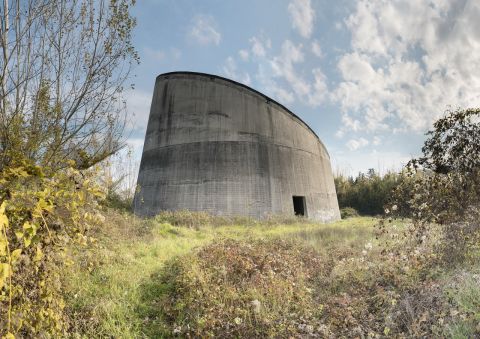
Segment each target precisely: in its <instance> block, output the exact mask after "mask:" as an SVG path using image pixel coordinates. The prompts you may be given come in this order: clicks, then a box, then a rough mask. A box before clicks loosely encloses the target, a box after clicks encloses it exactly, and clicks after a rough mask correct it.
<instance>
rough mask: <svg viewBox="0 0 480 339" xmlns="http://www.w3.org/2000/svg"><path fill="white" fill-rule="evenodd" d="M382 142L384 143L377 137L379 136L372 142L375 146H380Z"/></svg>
mask: <svg viewBox="0 0 480 339" xmlns="http://www.w3.org/2000/svg"><path fill="white" fill-rule="evenodd" d="M381 142H382V139H381V138H380V137H377V136H374V137H373V141H372V144H373V145H375V146H378V145H380V143H381Z"/></svg>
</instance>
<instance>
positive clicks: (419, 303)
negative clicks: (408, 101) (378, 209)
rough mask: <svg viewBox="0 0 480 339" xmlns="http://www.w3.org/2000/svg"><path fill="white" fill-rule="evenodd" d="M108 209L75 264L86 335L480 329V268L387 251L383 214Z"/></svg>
mask: <svg viewBox="0 0 480 339" xmlns="http://www.w3.org/2000/svg"><path fill="white" fill-rule="evenodd" d="M106 217H107V221H108V222H107V223H106V226H105V228H103V229H101V230H97V233H96V234H95V237H96V238H97V239H98V242H97V245H96V247H95V248H93V249H92V250H91V251H89V252H88V253H83V254H79V255H78V256H77V261H76V262H75V263H74V265H72V266H71V267H70V271H69V272H68V274H66V280H67V282H68V307H67V310H68V312H69V315H70V319H71V324H72V328H71V332H72V333H76V334H75V336H76V337H85V338H86V337H89V338H91V337H95V338H101V337H104V338H105V337H115V338H162V337H170V336H172V335H174V334H178V335H181V336H185V335H187V334H190V335H202V336H213V335H216V336H221V337H236V336H238V335H240V334H242V333H248V335H249V337H265V336H293V337H306V336H312V337H314V336H319V337H328V336H332V337H337V336H345V337H353V336H359V337H361V336H364V337H367V336H373V337H375V336H394V337H398V336H405V337H416V336H432V335H433V336H454V337H459V338H460V337H472V336H475V335H478V330H479V329H478V328H476V326H477V323H478V321H479V320H478V317H479V311H478V290H477V289H475V288H474V287H472V286H474V283H475V282H476V280H468V279H463V278H462V279H460V278H458V274H456V273H455V272H453V273H452V272H450V273H449V272H443V271H441V270H440V271H438V270H436V271H435V270H433V269H432V268H431V267H428V266H426V265H423V264H422V262H421V261H420V260H419V261H418V262H417V263H415V264H414V263H412V262H409V261H405V260H404V259H403V258H402V257H401V254H398V253H401V248H402V240H401V239H396V242H395V243H394V245H393V246H392V248H393V249H395V251H393V250H392V251H391V252H390V253H387V252H386V251H385V248H384V246H383V243H384V239H376V237H375V229H374V225H375V224H376V222H377V220H376V219H373V218H351V219H347V220H342V221H339V222H337V223H332V224H326V225H325V224H314V223H308V221H305V220H298V219H293V220H280V219H274V218H272V219H271V220H270V221H267V222H258V221H254V220H250V219H241V220H240V219H228V220H227V219H219V218H212V217H211V216H208V215H201V216H199V217H198V220H196V219H195V215H194V214H185V213H182V214H181V215H178V216H175V215H172V214H170V215H161V216H159V217H157V218H153V219H148V220H141V219H135V218H133V217H132V216H131V215H128V214H126V215H120V214H119V213H117V212H113V211H110V212H108V213H107V215H106ZM176 218H177V219H176ZM172 224H176V226H174V225H172ZM396 227H397V228H399V229H401V228H404V225H403V224H398V225H397V226H396ZM425 251H426V250H425ZM393 253H397V254H398V255H394V254H393ZM262 265H263V266H262ZM409 265H410V267H408V266H409ZM471 269H472V268H468V270H467V271H468V272H470V271H471ZM275 271H278V272H279V274H278V275H272V274H271V272H275ZM463 274H466V273H463ZM460 281H464V282H465V283H460ZM472 281H473V282H472ZM452 291H454V292H452ZM451 295H455V296H457V297H450V296H451ZM460 296H461V297H460ZM257 301H258V304H257ZM255 305H260V306H259V307H260V308H261V310H262V312H257V311H256V310H255V309H256V307H257V306H255ZM287 310H288V312H287ZM476 322H477V323H476Z"/></svg>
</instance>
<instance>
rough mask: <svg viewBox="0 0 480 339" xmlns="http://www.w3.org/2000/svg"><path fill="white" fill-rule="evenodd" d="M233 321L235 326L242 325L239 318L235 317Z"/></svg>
mask: <svg viewBox="0 0 480 339" xmlns="http://www.w3.org/2000/svg"><path fill="white" fill-rule="evenodd" d="M233 321H234V322H235V324H237V325H240V324H241V323H242V319H241V318H239V317H236V318H235V319H233Z"/></svg>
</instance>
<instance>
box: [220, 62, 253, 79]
mask: <svg viewBox="0 0 480 339" xmlns="http://www.w3.org/2000/svg"><path fill="white" fill-rule="evenodd" d="M222 71H223V74H225V76H226V77H227V78H230V79H233V80H236V81H238V82H241V83H244V84H245V85H250V83H251V80H250V75H249V74H248V73H247V72H239V70H238V67H237V63H236V62H235V59H233V58H232V57H228V58H227V60H226V61H225V64H224V65H223V67H222Z"/></svg>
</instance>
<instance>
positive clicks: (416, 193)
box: [384, 109, 480, 265]
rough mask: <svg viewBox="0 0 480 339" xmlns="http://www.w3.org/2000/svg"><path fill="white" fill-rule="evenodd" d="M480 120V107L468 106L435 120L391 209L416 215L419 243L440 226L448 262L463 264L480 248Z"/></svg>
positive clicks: (441, 249)
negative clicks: (465, 108) (420, 153)
mask: <svg viewBox="0 0 480 339" xmlns="http://www.w3.org/2000/svg"><path fill="white" fill-rule="evenodd" d="M479 119H480V109H467V110H457V111H452V112H448V114H447V115H446V116H445V117H443V118H441V119H439V120H438V121H437V122H435V124H434V129H433V130H432V131H430V132H428V134H427V135H428V136H429V138H428V139H427V140H426V142H425V145H424V147H423V148H422V153H423V156H422V157H419V158H417V159H413V160H411V161H410V162H409V164H408V166H407V170H408V176H409V180H407V181H405V182H403V183H402V184H401V185H399V186H398V187H397V188H396V192H395V195H394V197H393V200H392V203H391V206H390V207H389V208H388V209H387V210H388V211H389V212H392V214H393V215H394V216H397V215H400V216H403V215H409V216H410V217H411V218H412V220H413V227H412V230H411V232H410V233H411V234H413V236H414V237H415V238H416V240H417V242H418V243H422V242H424V241H425V238H426V237H428V235H429V234H430V233H431V231H430V230H431V228H432V227H436V225H439V226H440V232H441V234H440V238H439V239H437V241H436V243H435V246H436V247H437V251H438V254H439V258H438V259H439V260H441V262H442V264H448V265H455V264H458V263H463V262H464V261H465V260H467V259H471V256H472V255H473V256H474V257H475V258H476V254H478V252H479V250H480V203H479V202H480V123H479ZM384 230H386V231H388V227H385V228H384Z"/></svg>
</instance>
